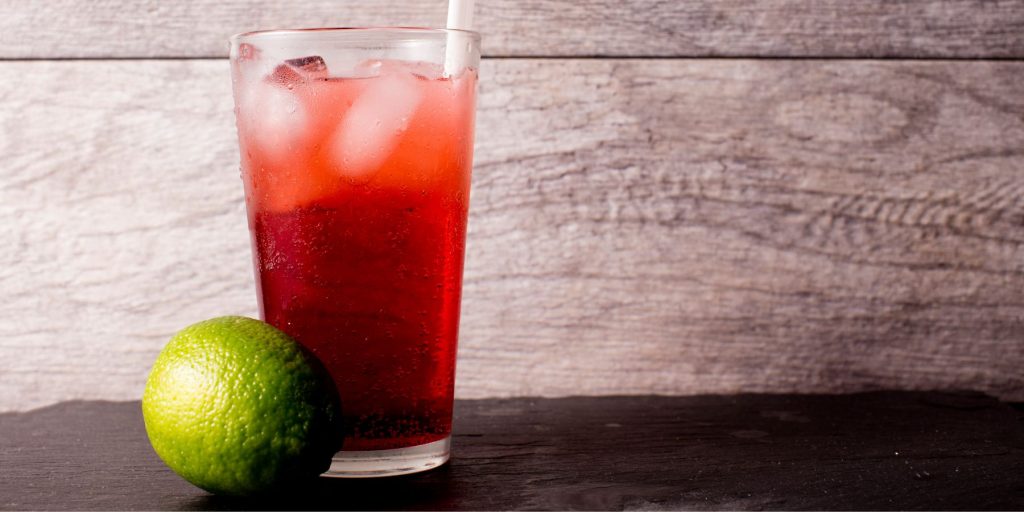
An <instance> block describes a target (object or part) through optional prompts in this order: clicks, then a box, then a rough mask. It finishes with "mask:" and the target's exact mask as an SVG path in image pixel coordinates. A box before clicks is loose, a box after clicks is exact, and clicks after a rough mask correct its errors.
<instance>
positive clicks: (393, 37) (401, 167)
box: [231, 28, 479, 477]
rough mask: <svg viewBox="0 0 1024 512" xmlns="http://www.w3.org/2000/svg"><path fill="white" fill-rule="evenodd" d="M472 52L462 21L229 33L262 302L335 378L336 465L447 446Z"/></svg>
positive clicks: (360, 469)
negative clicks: (450, 26) (447, 25)
mask: <svg viewBox="0 0 1024 512" xmlns="http://www.w3.org/2000/svg"><path fill="white" fill-rule="evenodd" d="M478 63H479V36H478V34H476V33H474V32H469V31H459V30H440V29H411V28H403V29H392V28H388V29H314V30H288V31H265V32H252V33H247V34H241V35H238V36H235V37H234V38H233V39H232V47H231V67H232V78H233V83H234V94H235V105H236V107H235V113H236V120H237V126H238V137H239V145H240V150H241V162H242V178H243V182H244V185H245V198H246V206H247V209H248V217H249V228H250V233H251V235H252V246H253V259H254V265H255V269H256V282H257V286H258V297H259V305H260V311H261V314H262V317H263V319H264V320H266V321H267V322H269V323H270V324H272V325H274V326H275V327H277V328H279V329H281V330H283V331H284V332H285V333H287V334H289V335H290V336H292V337H293V338H295V339H296V340H297V341H298V342H299V343H301V344H302V345H304V346H305V347H306V348H308V349H310V350H311V351H312V352H313V353H314V354H315V355H316V356H317V357H318V358H319V359H320V360H321V361H322V362H323V364H324V365H325V366H326V367H327V369H328V370H329V372H330V373H331V376H332V377H333V378H334V382H335V384H336V386H337V389H338V393H339V395H340V397H341V402H342V414H343V420H344V421H343V423H344V428H343V432H339V433H338V434H339V436H343V438H344V443H343V446H342V451H341V452H339V453H338V454H337V455H336V456H335V458H334V463H333V464H332V466H331V470H330V471H328V473H327V474H328V475H330V476H348V477H352V476H356V477H358V476H385V475H391V474H401V473H410V472H416V471H422V470H425V469H429V468H431V467H435V466H437V465H439V464H443V463H444V462H445V461H446V460H447V459H448V453H449V443H450V436H451V429H452V399H453V393H454V385H455V357H456V343H457V338H458V330H459V307H460V299H461V290H462V267H463V255H464V252H465V239H466V218H467V209H468V205H469V184H470V171H471V167H472V156H473V155H472V151H473V125H474V109H475V97H476V93H475V91H476V83H477V65H478Z"/></svg>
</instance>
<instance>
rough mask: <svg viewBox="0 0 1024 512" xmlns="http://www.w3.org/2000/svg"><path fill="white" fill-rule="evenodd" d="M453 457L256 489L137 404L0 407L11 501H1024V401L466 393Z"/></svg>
mask: <svg viewBox="0 0 1024 512" xmlns="http://www.w3.org/2000/svg"><path fill="white" fill-rule="evenodd" d="M455 428H456V433H455V436H454V448H453V450H454V452H453V453H454V456H453V459H452V461H451V463H449V464H448V465H447V466H445V467H442V468H440V469H438V470H435V471H432V472H428V473H421V474H419V475H412V476H406V477H396V478H387V479H378V480H354V481H353V480H333V479H326V478H321V479H319V481H317V482H315V483H313V484H312V485H311V486H310V487H309V488H305V489H296V490H294V492H289V493H287V495H286V496H279V497H275V498H264V499H261V500H258V501H253V500H240V499H228V498H224V497H219V496H212V495H210V494H207V493H206V492H204V491H202V490H200V489H197V488H195V487H193V486H191V485H190V484H188V483H186V482H185V481H184V480H182V479H180V478H179V477H178V476H177V475H175V474H174V473H172V472H171V470H169V469H167V467H165V466H164V465H163V463H161V462H160V460H159V459H158V458H157V456H156V454H155V453H154V452H153V451H152V449H151V448H150V446H149V442H148V441H147V439H146V434H145V431H144V428H143V424H142V415H141V412H140V409H139V403H138V402H66V403H62V404H58V405H55V406H52V407H46V408H43V409H38V410H34V411H30V412H24V413H8V414H0V508H3V509H53V510H62V509H76V510H90V509H235V508H244V509H253V508H271V509H291V508H299V509H321V508H326V509H343V508H356V509H453V510H459V509H591V510H604V509H639V510H661V509H763V508H768V509H1024V408H1022V407H1021V406H1020V405H1016V406H1014V405H1011V404H1006V403H1001V402H999V401H997V400H995V399H992V398H989V397H986V396H983V395H978V394H942V393H909V392H876V393H865V394H856V395H839V396H836V395H812V396H807V395H737V396H697V397H654V396H637V397H600V398H580V397H575V398H559V399H535V398H516V399H492V400H470V401H459V402H458V404H457V407H456V427H455Z"/></svg>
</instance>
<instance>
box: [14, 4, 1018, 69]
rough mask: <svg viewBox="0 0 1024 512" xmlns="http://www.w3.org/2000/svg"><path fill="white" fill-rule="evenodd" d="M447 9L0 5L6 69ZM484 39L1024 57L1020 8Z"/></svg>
mask: <svg viewBox="0 0 1024 512" xmlns="http://www.w3.org/2000/svg"><path fill="white" fill-rule="evenodd" d="M446 3H447V2H446V1H445V0H400V1H399V0H386V1H379V2H374V3H372V4H367V3H366V2H363V1H356V0H308V1H305V2H302V4H301V6H296V5H294V4H293V3H290V2H280V1H276V0H260V1H244V0H186V1H181V2H158V3H153V2H143V1H132V2H115V1H110V0H103V1H89V2H83V1H82V0H49V1H47V2H36V3H31V4H30V3H26V2H24V1H22V0H0V58H57V57H60V58H78V57H88V58H97V57H99V58H103V57H215V56H216V57H222V56H225V55H226V54H227V38H228V36H230V35H231V34H233V33H236V32H244V31H248V30H255V29H268V28H293V27H311V26H316V27H323V26H380V25H385V26H395V25H415V26H441V25H442V24H443V23H444V12H445V5H446ZM368 6H370V7H368ZM476 26H477V27H478V28H479V30H480V31H482V32H483V33H484V34H485V37H484V52H485V54H486V55H504V56H620V57H630V56H671V57H681V56H687V57H692V56H744V57H753V56H770V57H939V58H971V57H984V58H1007V57H1014V58H1021V57H1024V2H1021V1H1020V0H904V1H899V2H893V1H890V0H859V1H857V2H855V3H851V2H849V1H848V0H754V1H750V0H694V1H677V0H634V1H631V2H621V1H616V0H489V1H487V2H481V3H480V4H479V6H478V8H477V23H476Z"/></svg>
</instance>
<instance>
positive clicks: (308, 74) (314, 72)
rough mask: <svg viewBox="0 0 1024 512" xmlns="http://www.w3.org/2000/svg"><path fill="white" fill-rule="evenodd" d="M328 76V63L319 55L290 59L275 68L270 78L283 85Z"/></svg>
mask: <svg viewBox="0 0 1024 512" xmlns="http://www.w3.org/2000/svg"><path fill="white" fill-rule="evenodd" d="M325 78H327V63H326V62H324V59H323V58H322V57H320V56H318V55H313V56H310V57H302V58H298V59H289V60H286V61H284V63H282V64H280V65H278V66H277V67H276V68H274V72H273V73H271V75H270V80H271V81H273V82H275V83H278V84H282V85H297V84H300V83H306V82H309V81H312V80H317V79H325Z"/></svg>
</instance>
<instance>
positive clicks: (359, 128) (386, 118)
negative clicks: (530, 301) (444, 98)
mask: <svg viewBox="0 0 1024 512" xmlns="http://www.w3.org/2000/svg"><path fill="white" fill-rule="evenodd" d="M422 99H423V89H422V87H420V86H418V85H417V83H416V78H415V76H413V75H411V74H409V73H407V72H405V73H403V72H397V71H392V70H388V69H384V70H382V74H381V75H380V76H378V77H376V78H375V79H374V83H373V86H372V87H367V88H366V89H365V91H364V92H363V93H362V94H360V95H359V96H358V97H357V98H356V99H355V101H354V102H353V103H352V106H351V108H349V109H348V112H347V113H346V114H345V117H344V118H343V119H342V121H341V123H340V124H339V125H338V128H337V130H336V131H335V132H334V134H333V136H332V137H331V139H332V140H331V142H330V144H331V145H330V155H331V157H332V158H333V163H334V167H335V169H336V171H337V172H339V173H340V174H342V175H343V176H345V177H347V178H349V179H351V180H355V181H362V180H365V179H368V178H369V176H370V174H372V173H373V171H374V170H376V169H378V168H380V166H381V165H382V164H383V163H384V162H385V161H386V160H387V158H388V156H390V155H391V153H392V152H393V151H394V150H395V148H396V146H397V145H398V143H399V141H400V136H401V134H402V132H403V131H405V129H406V127H407V126H408V124H409V121H410V119H411V118H412V116H413V115H414V114H415V113H416V108H417V107H419V105H420V102H421V100H422Z"/></svg>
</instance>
